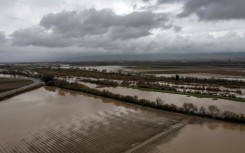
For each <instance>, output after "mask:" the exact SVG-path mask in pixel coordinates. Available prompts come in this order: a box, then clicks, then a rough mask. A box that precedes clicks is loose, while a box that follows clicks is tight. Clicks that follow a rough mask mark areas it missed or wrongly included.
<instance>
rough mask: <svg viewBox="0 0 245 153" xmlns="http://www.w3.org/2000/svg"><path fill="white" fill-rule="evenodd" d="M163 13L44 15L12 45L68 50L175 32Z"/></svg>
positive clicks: (20, 32)
mask: <svg viewBox="0 0 245 153" xmlns="http://www.w3.org/2000/svg"><path fill="white" fill-rule="evenodd" d="M167 22H168V17H167V16H166V14H163V13H152V12H150V11H146V12H133V13H129V14H126V15H117V14H115V13H114V12H113V11H111V10H106V9H105V10H95V9H88V10H84V11H81V12H67V11H64V12H60V13H56V14H53V13H52V14H47V15H45V16H44V17H43V18H42V19H41V21H40V24H39V25H38V26H36V27H31V28H27V29H22V30H18V31H15V32H14V33H13V34H12V37H13V44H14V45H19V46H28V45H33V46H45V47H67V46H81V45H82V46H83V45H86V44H87V45H88V44H89V45H91V42H89V41H93V42H95V43H98V44H100V42H103V41H105V40H107V41H117V40H118V41H126V40H130V39H139V38H142V37H147V36H150V35H152V33H151V31H152V30H154V29H169V28H173V27H174V26H172V25H171V24H168V23H167Z"/></svg>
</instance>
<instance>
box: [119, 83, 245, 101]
mask: <svg viewBox="0 0 245 153" xmlns="http://www.w3.org/2000/svg"><path fill="white" fill-rule="evenodd" d="M122 87H127V88H133V89H139V90H144V91H154V92H162V93H170V94H178V95H186V96H193V97H196V98H213V99H224V100H232V101H236V102H245V98H233V97H223V96H218V95H204V94H196V93H183V92H178V91H174V90H158V89H150V88H139V87H128V86H122Z"/></svg>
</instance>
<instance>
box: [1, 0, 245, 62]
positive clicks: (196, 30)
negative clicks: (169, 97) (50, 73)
mask: <svg viewBox="0 0 245 153" xmlns="http://www.w3.org/2000/svg"><path fill="white" fill-rule="evenodd" d="M0 17H1V18H0V62H1V60H5V61H6V60H8V59H9V60H11V61H18V60H19V59H21V60H22V61H24V60H25V59H26V60H29V59H32V60H38V59H46V58H47V59H50V60H52V59H56V57H57V56H59V57H60V58H57V59H65V58H66V57H74V56H83V55H102V54H103V55H108V54H114V55H115V54H155V53H160V54H161V53H163V54H164V53H206V52H208V53H214V52H245V35H244V34H245V28H244V27H245V1H244V0H232V1H231V0H135V1H131V0H118V1H115V0H107V1H106V3H105V1H104V0H94V1H89V0H83V1H77V0H49V1H48V0H12V1H3V0H0ZM1 31H2V32H1ZM61 57H62V58H61Z"/></svg>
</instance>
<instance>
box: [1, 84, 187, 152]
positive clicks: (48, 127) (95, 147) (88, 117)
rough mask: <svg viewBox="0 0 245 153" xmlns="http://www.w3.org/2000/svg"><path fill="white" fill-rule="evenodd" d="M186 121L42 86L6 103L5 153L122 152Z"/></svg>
mask: <svg viewBox="0 0 245 153" xmlns="http://www.w3.org/2000/svg"><path fill="white" fill-rule="evenodd" d="M186 119H188V117H186V116H183V115H178V114H169V113H166V112H159V111H155V110H151V109H146V108H143V107H140V106H133V105H128V104H124V103H120V102H117V101H114V100H110V99H105V98H101V97H96V96H93V95H89V94H83V93H79V92H74V91H69V90H62V89H58V88H55V87H42V88H40V89H37V90H34V91H31V92H28V93H25V94H22V95H19V96H16V97H13V98H11V99H8V100H5V101H2V102H1V103H0V123H1V124H0V152H1V153H2V152H3V153H5V152H8V153H14V152H18V153H19V152H23V153H26V152H66V153H69V152H72V153H74V152H78V153H80V152H86V153H98V152H106V153H120V152H125V151H127V150H128V149H132V148H133V147H134V146H137V145H138V144H140V143H142V142H144V141H146V140H148V139H149V138H151V137H153V136H155V135H157V134H159V133H161V132H165V131H169V130H170V129H171V127H172V126H175V125H178V124H180V123H182V121H185V120H186ZM170 134H171V133H170Z"/></svg>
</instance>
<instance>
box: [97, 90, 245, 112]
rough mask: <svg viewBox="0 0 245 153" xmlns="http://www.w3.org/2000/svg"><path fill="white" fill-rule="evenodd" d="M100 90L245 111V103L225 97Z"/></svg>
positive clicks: (141, 97)
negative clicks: (225, 98)
mask: <svg viewBox="0 0 245 153" xmlns="http://www.w3.org/2000/svg"><path fill="white" fill-rule="evenodd" d="M98 89H99V90H108V91H110V92H113V93H117V94H122V95H129V96H135V95H136V96H138V98H139V99H147V100H151V101H155V100H156V98H161V99H162V100H164V102H165V103H166V104H175V105H176V106H178V107H182V106H183V104H184V103H193V104H194V105H196V106H198V107H201V106H203V107H208V106H210V105H216V106H217V107H218V108H219V109H220V110H221V111H231V112H234V113H243V114H244V113H245V103H244V102H236V101H231V100H224V99H217V100H216V99H215V100H214V99H212V98H197V97H193V96H186V95H180V94H170V93H161V92H154V91H143V90H139V89H132V88H125V87H103V88H98Z"/></svg>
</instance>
